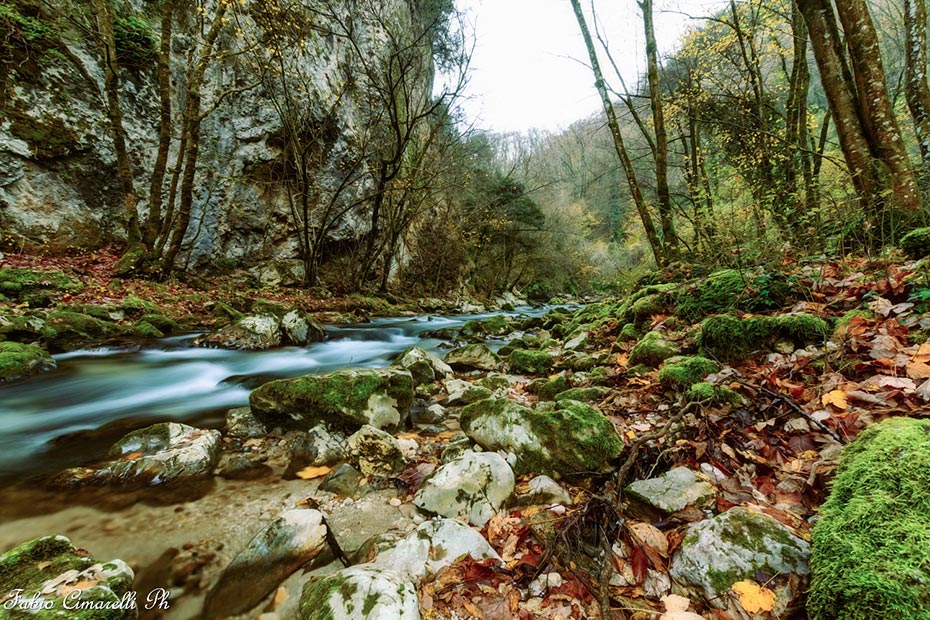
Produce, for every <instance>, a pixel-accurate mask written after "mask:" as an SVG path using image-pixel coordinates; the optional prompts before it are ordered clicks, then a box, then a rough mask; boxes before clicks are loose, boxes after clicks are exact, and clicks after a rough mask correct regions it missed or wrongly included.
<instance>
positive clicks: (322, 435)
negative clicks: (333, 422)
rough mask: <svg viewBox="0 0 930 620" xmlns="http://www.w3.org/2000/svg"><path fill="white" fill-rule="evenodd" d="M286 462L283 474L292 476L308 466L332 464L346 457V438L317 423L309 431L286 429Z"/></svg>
mask: <svg viewBox="0 0 930 620" xmlns="http://www.w3.org/2000/svg"><path fill="white" fill-rule="evenodd" d="M284 440H285V441H286V442H287V451H288V464H287V470H286V473H285V475H286V476H292V475H294V474H296V473H297V472H299V471H300V470H301V469H303V468H305V467H310V466H320V465H332V464H333V463H337V462H339V461H342V460H344V459H345V458H346V455H347V450H348V439H347V438H346V436H345V435H343V434H342V433H340V432H338V431H331V430H329V429H328V428H326V427H325V426H324V425H322V424H317V425H316V426H314V427H313V428H311V429H310V430H309V431H288V432H287V434H285V435H284Z"/></svg>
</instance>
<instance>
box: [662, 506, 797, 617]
mask: <svg viewBox="0 0 930 620" xmlns="http://www.w3.org/2000/svg"><path fill="white" fill-rule="evenodd" d="M809 555H810V545H808V543H807V542H805V541H803V540H801V539H800V538H798V537H797V536H795V535H794V534H792V533H791V532H790V531H789V530H788V528H786V527H785V526H784V525H782V524H781V523H779V522H778V521H775V520H774V519H772V518H771V517H768V516H766V515H763V514H759V513H756V512H752V511H750V510H748V509H746V508H742V507H735V508H731V509H730V510H728V511H726V512H724V513H722V514H720V515H717V516H716V517H714V518H713V519H707V520H705V521H701V522H699V523H696V524H694V525H692V526H691V527H689V528H688V530H687V533H686V534H685V539H684V541H683V542H682V544H681V547H679V549H678V551H676V552H675V555H674V557H673V559H672V567H671V570H670V571H669V574H670V575H671V577H672V579H674V580H675V581H676V582H678V583H679V584H681V585H683V586H685V587H687V588H691V589H694V590H696V591H697V592H699V593H700V594H701V595H703V596H704V598H706V599H707V600H708V601H709V602H710V603H711V604H712V605H714V606H716V607H720V608H725V607H726V605H727V597H726V593H727V591H728V590H729V589H730V587H731V586H732V585H733V584H734V583H737V582H739V581H743V580H746V579H749V580H754V581H755V580H758V579H759V577H758V575H759V574H762V575H765V576H766V581H768V578H769V577H771V578H772V581H768V585H767V586H766V587H768V588H769V589H771V590H774V591H775V592H776V595H777V599H778V600H779V601H782V602H783V604H784V603H787V602H788V601H790V600H791V599H793V598H794V597H795V596H797V595H798V594H800V592H801V590H800V589H798V580H797V579H796V578H797V577H803V576H806V575H807V574H808V573H809V572H810V571H809V568H808V557H809ZM792 576H793V577H795V579H791V577H792ZM786 589H787V590H786ZM782 611H783V610H782ZM776 612H778V610H776ZM776 615H779V614H778V613H776Z"/></svg>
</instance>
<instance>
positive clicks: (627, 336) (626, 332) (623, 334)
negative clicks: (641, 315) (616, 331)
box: [617, 323, 639, 340]
mask: <svg viewBox="0 0 930 620" xmlns="http://www.w3.org/2000/svg"><path fill="white" fill-rule="evenodd" d="M617 338H618V340H636V339H637V338H639V330H638V329H637V328H636V325H634V324H633V323H627V324H626V325H624V326H623V328H622V329H621V330H620V335H619V336H618V337H617Z"/></svg>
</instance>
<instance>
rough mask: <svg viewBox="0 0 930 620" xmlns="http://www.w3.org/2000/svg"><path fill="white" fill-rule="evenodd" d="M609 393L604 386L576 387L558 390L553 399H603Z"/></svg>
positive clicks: (588, 400)
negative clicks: (562, 390)
mask: <svg viewBox="0 0 930 620" xmlns="http://www.w3.org/2000/svg"><path fill="white" fill-rule="evenodd" d="M610 393H611V390H610V389H609V388H605V387H597V386H593V387H578V388H571V389H569V390H565V391H564V392H559V393H558V394H557V395H556V397H555V400H556V401H560V400H577V401H580V402H583V403H586V402H595V401H599V400H603V399H604V398H606V397H607V396H608V395H609V394H610Z"/></svg>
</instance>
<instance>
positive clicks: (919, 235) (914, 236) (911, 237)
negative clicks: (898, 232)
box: [901, 227, 930, 259]
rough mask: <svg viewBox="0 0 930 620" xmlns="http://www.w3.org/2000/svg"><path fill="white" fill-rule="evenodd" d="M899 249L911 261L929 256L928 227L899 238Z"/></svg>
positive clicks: (929, 235)
mask: <svg viewBox="0 0 930 620" xmlns="http://www.w3.org/2000/svg"><path fill="white" fill-rule="evenodd" d="M901 249H902V250H904V253H905V254H907V255H908V256H909V257H911V258H913V259H918V258H923V257H924V256H927V255H928V254H930V227H928V228H917V229H915V230H912V231H911V232H909V233H907V234H906V235H904V236H903V237H901Z"/></svg>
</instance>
